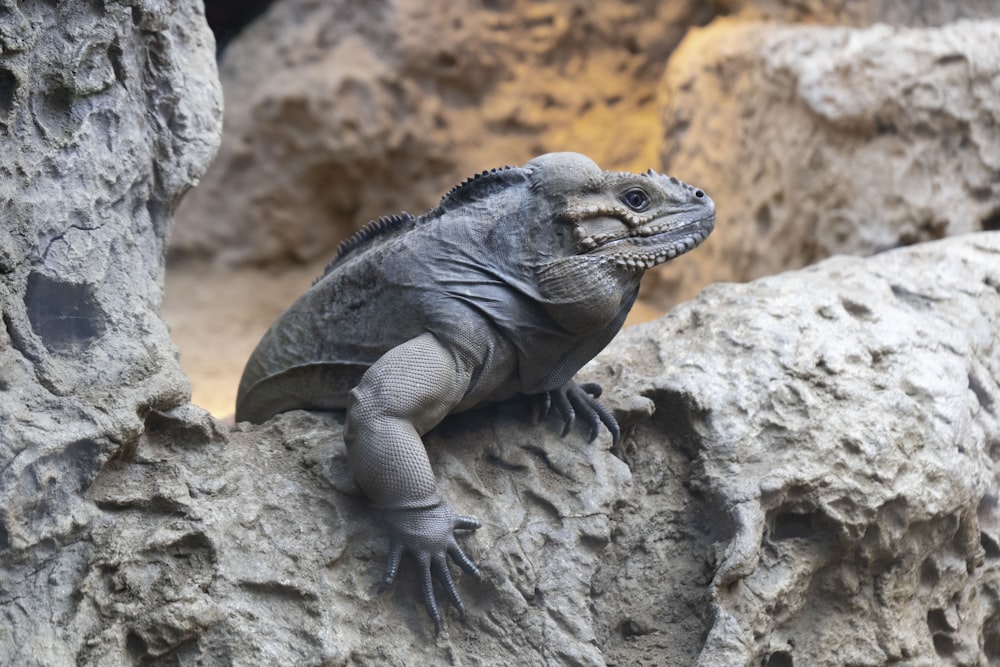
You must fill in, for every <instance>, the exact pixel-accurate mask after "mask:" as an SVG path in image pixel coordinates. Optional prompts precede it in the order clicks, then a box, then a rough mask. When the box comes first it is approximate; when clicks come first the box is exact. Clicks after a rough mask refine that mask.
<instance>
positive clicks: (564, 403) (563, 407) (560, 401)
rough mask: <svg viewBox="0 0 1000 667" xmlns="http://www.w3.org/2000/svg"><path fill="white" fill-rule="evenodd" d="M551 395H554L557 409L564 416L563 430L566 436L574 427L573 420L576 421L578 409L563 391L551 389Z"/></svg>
mask: <svg viewBox="0 0 1000 667" xmlns="http://www.w3.org/2000/svg"><path fill="white" fill-rule="evenodd" d="M549 395H550V396H552V402H553V403H554V404H555V406H556V410H558V411H559V414H560V415H562V418H563V432H562V437H564V438H565V437H566V435H567V434H569V432H570V429H572V428H573V422H575V421H576V410H574V409H573V406H572V405H571V404H570V401H569V399H568V398H567V397H566V394H565V393H563V392H561V391H550V392H549Z"/></svg>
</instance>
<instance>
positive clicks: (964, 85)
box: [647, 19, 1000, 299]
mask: <svg viewBox="0 0 1000 667" xmlns="http://www.w3.org/2000/svg"><path fill="white" fill-rule="evenodd" d="M998 42H1000V20H987V21H978V22H973V21H962V22H958V23H954V24H949V25H945V26H943V27H940V28H898V27H890V26H886V25H878V26H874V27H871V28H866V29H854V28H844V27H817V26H787V25H785V26H783V25H775V24H765V23H746V22H742V21H737V20H732V19H726V20H721V19H720V20H717V21H715V22H713V23H712V24H711V25H710V26H709V27H707V28H704V29H695V30H692V31H691V32H690V33H689V34H688V36H687V37H686V39H685V40H684V42H683V43H682V44H681V45H680V46H679V47H678V49H677V50H676V51H675V52H674V54H673V55H672V56H671V58H670V61H669V64H668V67H667V71H666V74H665V77H664V81H663V90H662V94H663V99H664V100H665V105H664V111H663V119H664V142H663V152H662V155H663V162H664V165H665V168H666V170H667V171H668V172H671V173H676V174H682V175H683V177H684V178H685V179H686V180H688V181H689V182H692V183H697V184H698V185H699V187H702V188H704V189H705V191H706V192H709V193H710V194H711V195H712V197H713V198H714V199H715V201H716V203H717V206H718V226H717V232H716V233H715V234H714V235H713V236H712V238H711V239H710V240H709V241H708V243H706V245H705V246H704V248H703V250H702V251H700V252H699V253H698V255H697V256H696V257H689V258H681V260H679V261H678V262H676V263H675V264H674V265H673V266H672V267H669V268H667V269H664V271H663V272H662V274H659V277H660V278H661V282H660V284H659V288H658V289H659V291H660V292H661V293H662V294H663V295H664V297H665V298H668V299H669V298H678V297H679V298H685V297H690V296H692V295H693V294H695V293H697V290H698V289H700V288H701V287H702V286H704V285H705V284H707V283H709V282H712V281H713V280H748V279H752V278H756V277H759V276H762V275H769V274H773V273H776V272H778V271H781V270H784V269H788V268H796V267H800V266H803V265H806V264H809V263H811V262H814V261H817V260H818V259H822V258H824V257H828V256H830V255H833V254H838V253H850V254H862V255H864V254H870V253H873V252H877V251H879V250H884V249H886V248H891V247H895V246H898V245H906V244H911V243H916V242H920V241H926V240H931V239H936V238H941V237H943V236H948V235H954V234H961V233H965V232H970V231H977V230H980V229H997V228H1000V86H998V85H997V81H998V80H1000V49H997V47H996V45H997V43H998ZM653 291H654V290H652V289H650V290H648V291H647V295H649V294H651V293H652V292H653Z"/></svg>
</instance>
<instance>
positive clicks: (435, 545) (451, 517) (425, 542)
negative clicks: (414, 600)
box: [382, 502, 482, 632]
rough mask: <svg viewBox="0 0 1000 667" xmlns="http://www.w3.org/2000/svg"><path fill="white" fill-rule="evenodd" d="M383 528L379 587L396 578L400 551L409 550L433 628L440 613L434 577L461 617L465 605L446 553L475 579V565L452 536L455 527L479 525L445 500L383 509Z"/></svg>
mask: <svg viewBox="0 0 1000 667" xmlns="http://www.w3.org/2000/svg"><path fill="white" fill-rule="evenodd" d="M384 516H385V522H386V527H387V528H388V530H389V560H388V561H387V562H386V566H385V574H384V575H383V577H382V589H384V588H385V587H387V586H389V585H391V584H392V582H394V581H395V580H396V574H397V573H398V572H399V563H400V560H401V559H402V557H403V552H404V551H409V552H410V553H411V554H413V556H414V557H415V558H416V560H417V565H418V566H419V567H420V587H421V590H422V592H423V596H424V605H425V606H426V607H427V613H428V614H429V615H430V617H431V619H433V621H434V629H435V631H437V632H441V612H440V610H439V609H438V604H437V600H436V599H435V597H434V579H435V578H436V579H437V580H438V582H439V583H440V584H441V587H442V588H443V589H444V592H445V595H447V596H448V600H450V601H451V603H452V605H454V606H455V608H456V609H457V610H458V613H459V614H461V616H462V617H463V618H464V617H465V605H463V604H462V598H461V597H459V595H458V589H457V588H456V587H455V581H454V579H452V577H451V570H450V569H449V568H448V556H451V559H452V560H453V561H455V562H456V563H458V566H459V567H461V568H462V569H463V570H464V571H465V572H466V573H467V574H469V575H471V576H473V577H475V578H477V579H479V578H481V576H482V575H481V574H480V572H479V568H477V567H476V566H475V564H474V563H473V562H472V561H471V560H470V559H469V557H468V556H466V555H465V552H464V551H462V548H461V547H460V546H458V541H456V539H455V531H456V530H476V529H477V528H479V527H480V526H481V525H482V524H481V523H480V522H479V519H476V518H475V517H471V516H462V515H459V514H455V513H454V512H453V511H452V509H451V507H449V506H448V504H447V503H443V502H442V503H441V504H439V505H435V506H434V507H425V508H420V509H402V510H386V511H385V512H384Z"/></svg>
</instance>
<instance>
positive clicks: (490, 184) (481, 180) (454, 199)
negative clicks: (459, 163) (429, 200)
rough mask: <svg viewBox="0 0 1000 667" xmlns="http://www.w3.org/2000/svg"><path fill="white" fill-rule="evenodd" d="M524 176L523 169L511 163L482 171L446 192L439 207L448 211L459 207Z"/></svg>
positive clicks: (486, 195)
mask: <svg viewBox="0 0 1000 667" xmlns="http://www.w3.org/2000/svg"><path fill="white" fill-rule="evenodd" d="M523 177H524V173H523V171H522V170H521V169H519V168H517V167H512V166H510V165H505V166H503V167H495V168H494V169H488V170H486V171H481V172H479V173H478V174H476V175H475V176H470V177H469V178H467V179H465V180H464V181H462V182H461V183H459V184H458V185H456V186H455V187H453V188H452V189H451V190H449V191H448V192H447V193H445V195H444V196H443V197H441V203H440V204H438V208H439V209H442V210H446V211H447V210H452V209H455V208H458V207H459V206H461V205H462V204H468V203H469V202H473V201H476V200H479V199H482V198H483V197H488V196H489V195H491V194H493V193H494V192H498V191H499V190H503V189H504V188H506V187H508V186H510V185H512V184H514V183H517V182H519V181H521V180H522V179H523Z"/></svg>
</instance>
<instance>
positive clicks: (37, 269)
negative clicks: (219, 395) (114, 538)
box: [0, 0, 221, 664]
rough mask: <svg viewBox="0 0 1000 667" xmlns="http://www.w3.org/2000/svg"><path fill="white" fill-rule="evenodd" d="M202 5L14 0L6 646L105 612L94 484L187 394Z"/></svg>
mask: <svg viewBox="0 0 1000 667" xmlns="http://www.w3.org/2000/svg"><path fill="white" fill-rule="evenodd" d="M199 13H200V3H198V2H196V1H195V0H191V1H190V2H181V1H178V2H168V3H164V2H133V3H129V4H128V5H122V4H117V3H107V6H104V5H103V4H102V6H101V7H100V8H99V7H98V6H97V5H96V4H93V3H75V2H74V3H39V2H23V3H22V2H13V3H12V2H5V3H3V7H2V9H0V144H2V146H3V149H2V158H0V312H2V315H3V323H4V326H3V327H2V328H0V662H2V663H4V664H66V662H67V660H68V658H67V656H72V655H76V654H77V652H78V651H79V650H80V647H81V646H82V642H83V641H84V635H85V634H86V632H87V631H89V630H90V629H92V628H93V626H94V624H95V623H99V619H97V618H94V617H93V616H92V615H90V614H89V613H88V610H86V609H81V608H80V607H78V605H77V603H78V601H79V599H80V595H81V592H80V575H81V573H82V572H84V571H86V569H87V568H88V567H89V565H88V564H89V563H91V562H92V561H90V560H89V556H90V554H91V553H92V551H93V548H94V545H93V543H92V542H91V540H90V537H89V533H88V531H89V527H90V526H91V525H92V521H93V520H94V518H95V512H94V507H93V505H92V504H91V503H89V502H87V501H86V500H85V499H83V498H82V497H81V493H82V492H83V491H84V490H85V489H86V488H87V487H88V486H89V484H90V482H91V480H93V478H94V476H95V475H96V474H97V473H98V471H99V470H100V469H101V468H102V467H103V466H104V465H105V464H106V463H107V461H108V460H109V459H110V458H112V457H114V456H121V455H123V454H124V453H125V452H127V451H129V450H130V449H134V448H135V447H136V445H137V443H138V439H139V437H140V434H141V433H142V431H143V428H144V423H143V421H144V419H146V417H147V416H148V415H149V414H150V413H151V411H154V410H157V409H167V408H170V407H172V406H177V405H181V404H183V403H184V402H185V401H186V400H187V393H188V385H187V380H186V378H185V377H184V375H183V374H182V373H181V371H180V368H179V367H178V365H177V361H176V358H175V354H176V353H175V348H174V347H173V345H172V343H171V342H170V340H169V337H168V335H167V330H166V327H165V326H164V324H163V322H162V320H161V319H160V317H159V306H160V297H161V293H162V279H163V252H164V244H165V237H166V234H167V230H168V227H169V224H170V221H171V212H172V210H173V208H174V207H175V205H176V203H177V200H178V199H179V198H180V196H181V195H182V194H183V192H184V191H185V190H186V189H187V188H188V187H190V185H191V184H192V183H193V182H194V181H195V180H196V179H197V177H198V175H199V174H200V173H201V172H202V171H203V170H204V168H205V166H206V164H207V162H208V161H209V159H210V157H211V155H212V153H213V152H214V150H215V148H216V146H217V144H218V141H219V132H220V127H219V121H220V116H221V110H220V90H219V86H218V81H217V77H216V73H215V63H214V61H213V59H212V44H211V34H210V33H208V31H207V29H206V28H205V27H204V26H203V25H202V24H203V22H202V21H201V20H200V17H199ZM12 649H13V650H17V651H19V653H18V656H19V658H21V659H15V660H9V659H5V658H7V657H9V655H10V651H11V650H12ZM69 661H70V662H72V660H69Z"/></svg>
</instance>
